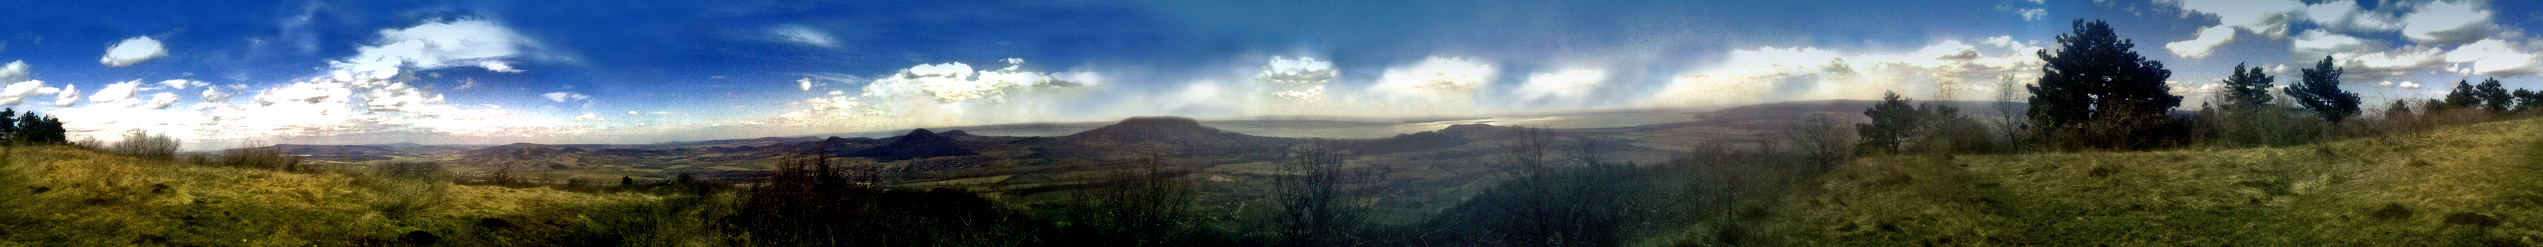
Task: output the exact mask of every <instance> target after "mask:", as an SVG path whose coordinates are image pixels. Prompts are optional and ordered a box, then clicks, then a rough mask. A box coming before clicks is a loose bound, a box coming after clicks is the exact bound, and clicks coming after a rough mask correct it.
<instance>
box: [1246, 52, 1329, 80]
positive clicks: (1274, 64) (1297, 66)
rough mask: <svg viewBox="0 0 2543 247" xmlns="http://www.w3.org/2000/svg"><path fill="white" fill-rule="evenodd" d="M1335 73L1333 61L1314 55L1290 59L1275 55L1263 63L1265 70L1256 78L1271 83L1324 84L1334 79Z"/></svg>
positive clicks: (1255, 77)
mask: <svg viewBox="0 0 2543 247" xmlns="http://www.w3.org/2000/svg"><path fill="white" fill-rule="evenodd" d="M1334 75H1337V73H1335V72H1334V70H1333V63H1332V62H1325V61H1317V60H1316V58H1314V57H1299V58H1297V59H1290V58H1287V57H1280V56H1273V57H1272V58H1271V62H1269V63H1265V64H1264V65H1263V72H1262V73H1260V74H1256V75H1255V76H1254V79H1255V80H1260V81H1262V82H1264V83H1271V84H1308V85H1322V84H1324V83H1325V82H1330V81H1333V77H1334Z"/></svg>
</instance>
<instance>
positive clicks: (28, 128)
mask: <svg viewBox="0 0 2543 247" xmlns="http://www.w3.org/2000/svg"><path fill="white" fill-rule="evenodd" d="M16 120H17V123H15V124H16V125H17V131H16V132H11V133H15V134H12V135H9V138H11V139H13V140H16V141H18V142H20V143H42V142H43V141H44V138H41V137H40V136H42V135H43V133H42V132H43V129H44V127H43V126H44V118H43V117H42V116H38V115H35V111H26V112H23V113H19V114H18V118H17V119H16Z"/></svg>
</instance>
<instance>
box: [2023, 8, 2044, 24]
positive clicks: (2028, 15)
mask: <svg viewBox="0 0 2543 247" xmlns="http://www.w3.org/2000/svg"><path fill="white" fill-rule="evenodd" d="M2015 12H2016V13H2019V14H2021V15H2022V20H2024V21H2037V20H2040V18H2047V17H2048V16H2049V10H2048V9H2021V10H2017V11H2015Z"/></svg>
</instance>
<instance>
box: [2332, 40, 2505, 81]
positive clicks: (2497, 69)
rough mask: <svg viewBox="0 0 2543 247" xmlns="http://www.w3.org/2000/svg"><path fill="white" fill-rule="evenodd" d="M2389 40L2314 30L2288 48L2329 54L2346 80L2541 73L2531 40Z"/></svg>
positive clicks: (2394, 79) (2501, 75) (2396, 79)
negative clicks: (2450, 42) (2447, 42)
mask: <svg viewBox="0 0 2543 247" xmlns="http://www.w3.org/2000/svg"><path fill="white" fill-rule="evenodd" d="M2389 45H2390V44H2387V43H2386V42H2381V41H2376V40H2370V39H2361V38H2357V37H2355V36H2349V35H2342V34H2336V33H2331V32H2324V31H2319V30H2316V31H2307V32H2305V33H2304V34H2302V35H2297V36H2296V39H2295V42H2294V43H2293V46H2294V47H2293V48H2294V49H2293V52H2292V53H2293V55H2296V56H2297V57H2300V58H2313V59H2319V58H2320V57H2323V56H2330V57H2332V58H2333V63H2335V64H2336V65H2338V66H2341V67H2343V68H2346V69H2348V73H2346V74H2345V75H2344V78H2342V79H2343V80H2345V81H2359V82H2366V81H2401V80H2410V79H2412V77H2413V76H2415V74H2417V73H2428V72H2437V73H2447V74H2455V75H2458V76H2471V75H2487V76H2496V77H2510V76H2525V75H2536V74H2538V73H2543V71H2538V70H2537V69H2535V68H2532V67H2533V66H2534V65H2535V64H2536V60H2535V59H2537V58H2538V57H2537V56H2536V55H2535V54H2536V51H2537V50H2538V48H2543V45H2538V44H2535V43H2533V42H2519V41H2514V40H2508V39H2482V40H2478V41H2473V42H2472V43H2470V44H2465V45H2460V46H2455V47H2452V48H2451V49H2449V48H2448V47H2443V46H2436V45H2401V46H2399V47H2390V48H2387V46H2389Z"/></svg>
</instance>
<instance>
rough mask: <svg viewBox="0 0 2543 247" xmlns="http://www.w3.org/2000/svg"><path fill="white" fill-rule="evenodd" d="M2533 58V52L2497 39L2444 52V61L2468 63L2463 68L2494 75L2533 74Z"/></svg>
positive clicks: (2476, 72)
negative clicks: (2466, 66)
mask: <svg viewBox="0 0 2543 247" xmlns="http://www.w3.org/2000/svg"><path fill="white" fill-rule="evenodd" d="M2534 58H2535V56H2534V53H2531V52H2527V51H2525V50H2524V49H2520V48H2519V47H2516V45H2515V44H2512V43H2510V42H2508V41H2505V40H2498V39H2483V40H2481V41H2477V42H2473V43H2472V44H2466V45H2463V46H2459V47H2455V50H2454V51H2450V52H2446V62H2448V63H2456V64H2457V65H2470V66H2471V67H2468V68H2464V69H2470V70H2469V71H2470V72H2472V73H2475V74H2486V75H2494V76H2506V75H2530V74H2534V72H2535V71H2534V68H2533V65H2534Z"/></svg>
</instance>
